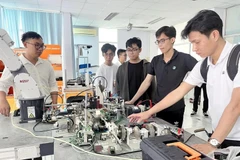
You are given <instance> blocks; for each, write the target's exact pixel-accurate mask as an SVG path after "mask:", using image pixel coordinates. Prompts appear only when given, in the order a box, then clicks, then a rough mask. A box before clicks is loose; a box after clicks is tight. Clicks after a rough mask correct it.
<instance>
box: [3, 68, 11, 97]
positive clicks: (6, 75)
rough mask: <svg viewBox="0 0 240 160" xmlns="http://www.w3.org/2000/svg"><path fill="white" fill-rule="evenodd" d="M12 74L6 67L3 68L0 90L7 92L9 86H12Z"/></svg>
mask: <svg viewBox="0 0 240 160" xmlns="http://www.w3.org/2000/svg"><path fill="white" fill-rule="evenodd" d="M13 79H14V77H13V75H12V74H11V72H10V71H9V69H8V68H7V67H5V68H4V70H3V73H2V76H1V78H0V91H3V92H5V93H6V94H7V93H8V90H9V87H11V86H13Z"/></svg>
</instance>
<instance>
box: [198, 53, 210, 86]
mask: <svg viewBox="0 0 240 160" xmlns="http://www.w3.org/2000/svg"><path fill="white" fill-rule="evenodd" d="M208 68H209V66H208V57H206V58H205V59H204V60H203V62H202V64H201V68H200V73H201V75H202V77H203V79H204V82H207V73H208Z"/></svg>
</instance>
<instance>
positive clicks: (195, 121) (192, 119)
mask: <svg viewBox="0 0 240 160" xmlns="http://www.w3.org/2000/svg"><path fill="white" fill-rule="evenodd" d="M185 104H186V108H185V114H184V120H183V128H184V129H185V130H186V131H188V132H190V133H194V130H196V129H200V128H205V129H206V130H207V131H208V132H211V131H212V125H211V118H210V117H209V116H208V117H205V116H204V115H203V112H202V105H201V104H200V105H199V107H198V112H197V114H196V115H194V116H191V115H190V114H191V112H192V108H193V104H192V103H189V98H185ZM194 134H195V135H196V136H198V137H200V138H202V139H204V140H207V139H208V137H207V134H206V133H205V132H198V133H194Z"/></svg>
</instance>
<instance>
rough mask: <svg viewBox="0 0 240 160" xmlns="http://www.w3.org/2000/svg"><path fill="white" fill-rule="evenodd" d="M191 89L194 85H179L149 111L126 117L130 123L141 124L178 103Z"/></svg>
mask: <svg viewBox="0 0 240 160" xmlns="http://www.w3.org/2000/svg"><path fill="white" fill-rule="evenodd" d="M192 88H194V85H191V84H189V83H186V82H183V83H181V85H180V86H179V87H178V88H176V89H175V90H173V91H172V92H170V93H169V94H168V95H167V96H166V97H165V98H164V99H163V100H161V101H160V102H158V103H157V104H156V105H155V106H153V107H152V108H151V109H149V110H148V111H146V112H142V113H139V114H132V115H130V116H128V118H129V119H130V120H129V121H130V122H138V123H139V122H141V121H144V120H146V119H148V118H149V117H150V116H151V115H153V114H155V113H157V112H159V111H162V110H164V109H166V108H168V107H170V106H172V105H173V104H175V103H176V102H178V101H179V100H180V99H181V98H182V97H183V96H184V95H185V94H187V93H188V92H189V91H190V90H191V89H192Z"/></svg>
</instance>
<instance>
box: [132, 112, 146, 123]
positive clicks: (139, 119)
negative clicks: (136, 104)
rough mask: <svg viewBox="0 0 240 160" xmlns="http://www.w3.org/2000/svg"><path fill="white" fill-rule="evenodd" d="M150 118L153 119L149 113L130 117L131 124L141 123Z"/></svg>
mask: <svg viewBox="0 0 240 160" xmlns="http://www.w3.org/2000/svg"><path fill="white" fill-rule="evenodd" d="M149 117H151V114H149V113H148V112H147V111H146V112H142V113H138V114H131V115H130V116H128V118H129V122H134V123H135V122H137V123H140V122H142V121H144V120H146V119H148V118H149Z"/></svg>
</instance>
